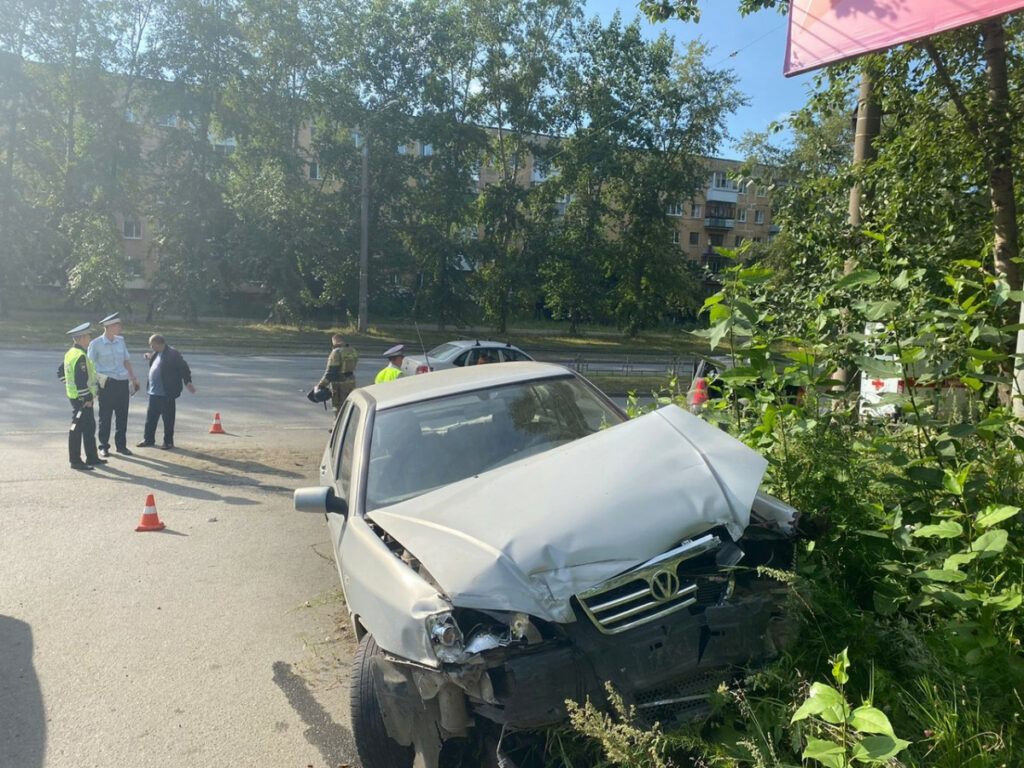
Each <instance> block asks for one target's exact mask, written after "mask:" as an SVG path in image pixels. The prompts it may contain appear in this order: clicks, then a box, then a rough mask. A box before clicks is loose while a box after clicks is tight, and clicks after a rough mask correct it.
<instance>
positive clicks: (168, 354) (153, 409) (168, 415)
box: [138, 333, 196, 450]
mask: <svg viewBox="0 0 1024 768" xmlns="http://www.w3.org/2000/svg"><path fill="white" fill-rule="evenodd" d="M149 348H150V349H151V350H153V351H152V352H148V353H146V359H147V360H149V382H148V384H147V386H146V392H147V393H149V407H148V408H147V409H146V426H145V431H144V433H143V437H142V442H141V443H139V444H138V447H139V448H150V447H152V446H154V445H156V424H157V422H158V421H159V420H160V419H161V418H163V420H164V443H163V447H164V448H165V449H167V450H170V449H171V448H173V447H174V415H175V412H176V408H175V401H176V400H177V399H178V397H179V396H180V395H181V390H182V387H184V388H185V389H187V390H188V391H189V392H191V393H192V394H195V392H196V388H195V386H194V385H193V384H192V371H191V369H190V368H189V367H188V363H186V362H185V358H183V357H182V356H181V353H180V352H179V351H178V350H176V349H175V348H174V347H172V346H170V345H169V344H168V343H167V342H166V341H165V340H164V337H163V336H161V335H160V334H158V333H154V334H153V335H152V336H150V337H149Z"/></svg>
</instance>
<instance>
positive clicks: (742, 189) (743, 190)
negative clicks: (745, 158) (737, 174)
mask: <svg viewBox="0 0 1024 768" xmlns="http://www.w3.org/2000/svg"><path fill="white" fill-rule="evenodd" d="M752 183H753V182H750V181H741V182H740V184H739V187H740V190H739V191H740V194H741V195H745V194H747V187H749V186H750V185H751V184H752Z"/></svg>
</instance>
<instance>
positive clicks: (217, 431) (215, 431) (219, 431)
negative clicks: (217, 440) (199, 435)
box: [210, 413, 227, 435]
mask: <svg viewBox="0 0 1024 768" xmlns="http://www.w3.org/2000/svg"><path fill="white" fill-rule="evenodd" d="M210 434H211V435H226V434H227V432H225V431H224V427H222V426H221V425H220V413H215V414H214V415H213V426H212V427H210Z"/></svg>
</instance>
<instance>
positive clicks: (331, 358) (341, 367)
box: [317, 333, 359, 416]
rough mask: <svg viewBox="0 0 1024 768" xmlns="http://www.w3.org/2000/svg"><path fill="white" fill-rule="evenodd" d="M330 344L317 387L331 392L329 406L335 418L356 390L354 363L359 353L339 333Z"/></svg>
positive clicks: (357, 359)
mask: <svg viewBox="0 0 1024 768" xmlns="http://www.w3.org/2000/svg"><path fill="white" fill-rule="evenodd" d="M331 344H333V345H334V348H333V349H332V350H331V354H330V355H328V357H327V368H326V369H325V370H324V376H323V378H322V379H320V383H319V384H318V385H317V386H320V387H327V388H328V389H330V390H331V405H333V406H334V415H335V416H337V415H338V411H340V410H341V404H342V403H344V402H345V398H346V397H348V393H349V392H351V391H352V390H353V389H355V388H356V363H357V362H358V361H359V353H358V352H356V350H355V348H353V347H351V346H349V345H348V344H346V343H345V337H343V336H342V335H341V334H340V333H336V334H334V335H333V336H332V337H331Z"/></svg>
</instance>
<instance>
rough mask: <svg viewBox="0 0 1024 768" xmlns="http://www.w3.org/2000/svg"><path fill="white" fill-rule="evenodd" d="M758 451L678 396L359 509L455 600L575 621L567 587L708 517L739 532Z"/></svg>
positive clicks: (612, 569) (755, 479)
mask: <svg viewBox="0 0 1024 768" xmlns="http://www.w3.org/2000/svg"><path fill="white" fill-rule="evenodd" d="M766 467H767V462H766V461H765V459H764V458H762V457H761V456H760V455H759V454H758V453H756V452H755V451H753V450H751V449H750V448H747V447H746V446H745V445H743V444H742V443H740V442H739V441H738V440H735V439H734V438H732V437H730V436H729V435H727V434H726V433H725V432H722V431H721V430H719V429H717V428H716V427H714V426H712V425H710V424H708V423H706V422H704V421H702V420H700V419H698V418H697V417H695V416H693V415H692V414H689V413H687V412H686V411H683V410H682V409H680V408H678V407H676V406H667V407H665V408H662V409H660V410H658V411H655V412H653V413H649V414H647V415H645V416H642V417H640V418H637V419H633V420H631V421H628V422H626V423H624V424H620V425H617V426H615V427H612V428H610V429H606V430H603V431H601V432H598V433H596V434H593V435H590V436H589V437H585V438H582V439H580V440H575V441H573V442H571V443H568V444H566V445H563V446H560V447H558V448H554V449H552V450H550V451H547V452H545V453H542V454H538V455H536V456H531V457H528V458H525V459H523V460H521V461H518V462H515V463H513V464H509V465H507V466H504V467H501V468H498V469H495V470H491V471H489V472H484V473H482V474H480V475H477V476H474V477H470V478H467V479H465V480H462V481H459V482H457V483H453V484H451V485H448V486H445V487H443V488H439V489H438V490H436V491H432V492H430V493H427V494H424V495H422V496H418V497H416V498H413V499H409V500H408V501H404V502H401V503H399V504H394V505H392V506H389V507H385V508H381V509H377V510H374V511H373V512H371V513H369V514H368V515H367V517H368V518H369V519H371V520H373V521H374V522H375V523H377V524H378V525H379V526H380V527H382V528H383V529H384V530H386V531H387V532H388V533H389V534H390V535H391V536H393V537H394V538H395V539H396V540H397V541H398V542H400V543H401V544H402V546H404V547H405V548H406V549H407V550H408V551H409V553H410V554H412V555H413V556H414V557H416V558H417V559H418V560H419V561H420V562H421V563H422V564H423V566H424V567H425V568H426V569H427V571H429V572H430V574H431V575H432V576H433V578H434V579H435V580H436V581H437V583H438V584H439V585H440V586H441V588H442V589H443V590H444V591H445V594H446V595H447V596H448V598H449V599H450V600H451V601H452V603H453V604H454V605H456V606H461V607H465V608H480V609H490V610H508V611H523V612H525V613H529V614H531V615H534V616H537V617H539V618H543V619H547V620H549V621H557V622H568V621H573V619H574V617H573V612H572V607H571V605H570V603H569V600H570V598H571V597H572V595H574V594H576V593H577V592H580V591H581V590H583V589H586V588H588V587H591V586H594V585H596V584H599V583H601V582H603V581H605V580H606V579H608V578H611V577H612V576H615V575H617V574H619V573H621V572H623V571H625V570H628V569H630V568H632V567H634V566H636V565H638V564H640V563H643V562H646V561H647V560H649V559H650V558H652V557H654V556H656V555H658V554H661V553H662V552H665V551H666V550H668V549H671V548H672V547H673V546H675V545H676V544H678V543H679V542H681V541H683V540H685V539H688V538H690V537H692V536H695V535H697V534H700V533H702V532H704V531H706V530H708V529H709V528H711V527H714V526H724V527H725V528H726V529H727V530H728V532H729V535H730V536H732V538H733V539H739V538H740V536H741V535H742V533H743V531H744V529H745V528H746V527H747V524H748V522H749V519H750V507H751V504H752V503H753V500H754V496H755V494H756V493H757V490H758V487H759V486H760V483H761V477H762V475H763V474H764V471H765V468H766Z"/></svg>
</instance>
